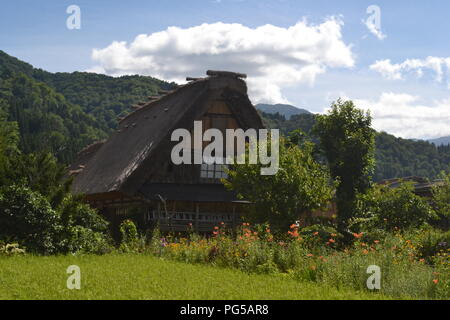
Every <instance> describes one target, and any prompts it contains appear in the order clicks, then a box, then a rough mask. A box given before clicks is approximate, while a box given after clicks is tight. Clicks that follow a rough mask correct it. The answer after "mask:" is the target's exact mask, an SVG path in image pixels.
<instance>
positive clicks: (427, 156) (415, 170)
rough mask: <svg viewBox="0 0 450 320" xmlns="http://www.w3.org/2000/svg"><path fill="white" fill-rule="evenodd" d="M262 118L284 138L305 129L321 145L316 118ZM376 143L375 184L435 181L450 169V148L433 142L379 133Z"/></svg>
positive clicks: (299, 116)
mask: <svg viewBox="0 0 450 320" xmlns="http://www.w3.org/2000/svg"><path fill="white" fill-rule="evenodd" d="M262 116H263V119H264V122H265V124H266V126H267V127H270V128H278V129H280V130H281V132H282V133H283V134H284V135H287V134H289V132H291V131H293V130H295V129H301V130H303V131H304V132H305V133H306V134H307V135H308V137H309V138H310V139H311V140H312V141H313V142H317V141H318V139H317V138H316V137H314V134H313V133H312V132H311V130H312V127H313V126H314V124H315V116H314V114H301V115H294V116H292V117H291V118H290V120H286V119H285V117H284V116H282V115H280V114H267V113H262ZM375 141H376V168H375V175H374V180H375V181H379V180H382V179H389V178H394V177H406V176H413V175H414V176H422V177H428V178H431V179H433V178H436V176H437V175H438V174H439V172H441V171H448V170H449V169H450V167H449V164H450V145H447V146H439V147H436V146H435V145H434V144H432V143H430V142H426V141H414V140H408V139H402V138H397V137H395V136H393V135H391V134H388V133H386V132H380V133H377V135H376V138H375Z"/></svg>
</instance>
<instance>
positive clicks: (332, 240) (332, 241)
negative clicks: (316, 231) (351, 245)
mask: <svg viewBox="0 0 450 320" xmlns="http://www.w3.org/2000/svg"><path fill="white" fill-rule="evenodd" d="M328 241H329V242H331V243H335V242H336V240H334V239H330V240H328Z"/></svg>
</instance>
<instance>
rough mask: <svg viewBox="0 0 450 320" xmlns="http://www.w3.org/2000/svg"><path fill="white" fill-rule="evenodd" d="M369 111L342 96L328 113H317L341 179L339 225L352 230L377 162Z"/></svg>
mask: <svg viewBox="0 0 450 320" xmlns="http://www.w3.org/2000/svg"><path fill="white" fill-rule="evenodd" d="M371 123H372V117H371V116H370V113H369V112H364V111H363V110H360V109H357V108H356V107H355V105H354V104H353V102H352V101H342V100H341V99H339V100H338V101H336V102H334V103H333V104H332V106H331V110H330V111H329V112H328V113H327V114H326V115H320V116H318V117H317V123H316V125H315V127H314V131H315V132H316V134H317V135H318V136H319V138H320V143H321V148H322V150H323V152H324V155H325V157H326V159H327V160H328V165H329V168H330V173H331V176H332V177H333V178H334V179H335V180H336V181H338V183H339V184H338V187H337V189H336V201H337V203H336V204H337V208H338V229H339V231H340V232H342V233H344V234H348V233H347V232H346V231H347V227H348V220H349V219H350V218H352V216H353V215H354V213H355V207H356V206H355V204H356V196H357V194H358V193H360V192H364V191H365V190H366V189H367V187H368V186H369V185H370V180H371V174H372V171H373V169H374V165H375V158H374V150H375V147H374V146H375V131H374V130H373V129H372V128H371Z"/></svg>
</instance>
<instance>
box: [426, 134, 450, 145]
mask: <svg viewBox="0 0 450 320" xmlns="http://www.w3.org/2000/svg"><path fill="white" fill-rule="evenodd" d="M428 142H431V143H434V144H435V145H437V146H446V145H448V144H450V136H448V137H441V138H437V139H430V140H428Z"/></svg>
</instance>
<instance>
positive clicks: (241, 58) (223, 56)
mask: <svg viewBox="0 0 450 320" xmlns="http://www.w3.org/2000/svg"><path fill="white" fill-rule="evenodd" d="M342 25H343V23H342V22H341V21H339V20H337V19H335V18H330V19H328V20H326V21H325V22H323V23H322V24H319V25H311V24H308V23H307V22H306V21H302V22H298V23H297V24H295V25H294V26H291V27H288V28H281V27H276V26H273V25H264V26H260V27H257V28H249V27H246V26H243V25H241V24H236V23H234V24H226V23H221V22H218V23H213V24H206V23H205V24H202V25H199V26H194V27H190V28H186V29H183V28H179V27H169V28H167V29H166V30H164V31H161V32H155V33H152V34H149V35H146V34H141V35H138V36H137V37H136V38H135V39H134V41H132V42H131V43H130V44H127V43H126V42H118V41H114V42H113V43H111V44H110V45H109V46H107V47H106V48H103V49H94V50H93V53H92V58H93V60H94V61H96V62H97V65H96V66H95V67H93V68H92V69H91V70H92V71H103V72H104V73H106V74H109V75H114V76H117V75H124V74H141V75H151V76H154V77H157V78H161V79H165V80H169V81H176V82H184V79H185V77H186V76H200V75H204V73H205V71H206V70H207V69H222V70H229V71H237V72H243V73H247V74H248V76H249V78H248V83H249V94H250V97H251V98H252V100H253V102H255V103H256V102H263V101H265V102H287V101H286V99H285V98H284V97H283V94H282V88H284V87H288V86H292V85H296V84H305V85H313V84H314V82H315V80H316V77H317V76H318V75H320V74H323V73H325V72H326V70H327V69H328V68H351V67H353V65H354V58H353V54H352V51H351V46H349V45H347V44H345V43H344V41H343V39H342V34H341V27H342Z"/></svg>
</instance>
